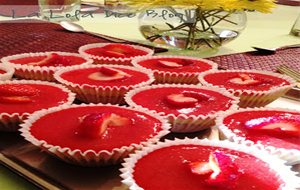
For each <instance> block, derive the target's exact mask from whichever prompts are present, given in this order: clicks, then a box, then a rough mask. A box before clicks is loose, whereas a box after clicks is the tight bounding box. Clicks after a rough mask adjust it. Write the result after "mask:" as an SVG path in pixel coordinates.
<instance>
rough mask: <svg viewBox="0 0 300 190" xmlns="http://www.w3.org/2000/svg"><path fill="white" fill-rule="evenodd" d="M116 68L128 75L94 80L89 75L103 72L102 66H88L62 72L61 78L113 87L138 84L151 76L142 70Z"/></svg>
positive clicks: (78, 82) (77, 82)
mask: <svg viewBox="0 0 300 190" xmlns="http://www.w3.org/2000/svg"><path fill="white" fill-rule="evenodd" d="M112 68H113V67H112ZM114 69H117V70H120V71H122V72H124V73H126V74H128V76H127V75H126V77H122V78H119V79H114V80H93V79H91V78H89V76H90V75H91V74H92V73H96V72H101V68H88V69H76V70H73V71H68V72H64V73H63V74H61V78H63V79H65V80H67V81H69V82H72V83H76V84H79V85H83V84H89V85H96V86H111V87H112V86H115V87H120V86H129V85H136V84H139V83H141V82H145V81H148V80H149V76H148V75H147V74H145V73H142V72H138V71H133V70H129V69H122V68H114Z"/></svg>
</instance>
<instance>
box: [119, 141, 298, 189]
mask: <svg viewBox="0 0 300 190" xmlns="http://www.w3.org/2000/svg"><path fill="white" fill-rule="evenodd" d="M177 145H202V146H213V147H221V148H227V149H231V150H235V151H240V152H244V153H246V154H250V155H253V156H255V157H256V158H258V159H260V160H262V161H264V162H265V163H266V164H267V165H268V166H269V167H270V170H272V171H274V172H275V173H276V174H277V176H278V178H279V179H278V180H282V181H283V184H282V185H281V187H280V190H296V189H297V188H299V187H300V178H299V177H297V176H296V173H295V172H292V171H291V168H290V167H289V166H286V165H284V161H283V160H280V159H278V158H276V157H275V156H273V155H270V154H268V153H267V152H265V151H263V150H259V149H257V148H256V147H255V146H252V147H251V146H249V145H247V144H239V145H237V144H235V143H232V142H229V141H216V140H208V139H204V140H200V139H198V138H194V139H188V138H185V139H182V140H180V139H175V140H174V141H170V140H166V141H165V142H159V143H157V144H156V145H151V146H148V147H144V148H143V149H142V150H139V151H136V152H135V153H134V154H130V156H129V158H126V159H125V162H124V163H123V164H122V165H123V168H121V169H120V171H121V172H122V174H121V175H120V176H121V177H122V178H123V180H122V183H124V184H126V185H127V186H128V187H129V189H130V190H142V189H143V188H142V187H140V186H139V185H138V184H137V183H136V181H135V179H134V167H135V165H136V164H137V162H138V161H139V159H141V158H142V157H144V156H146V155H148V154H149V153H151V152H153V151H155V150H158V149H161V148H165V147H170V146H177ZM175 180H176V179H175Z"/></svg>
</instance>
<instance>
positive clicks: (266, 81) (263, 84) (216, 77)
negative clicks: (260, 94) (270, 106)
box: [204, 72, 290, 91]
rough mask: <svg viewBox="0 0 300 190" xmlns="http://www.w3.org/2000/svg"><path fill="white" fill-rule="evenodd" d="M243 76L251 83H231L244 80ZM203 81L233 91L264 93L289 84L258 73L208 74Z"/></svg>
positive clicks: (277, 78) (280, 79)
mask: <svg viewBox="0 0 300 190" xmlns="http://www.w3.org/2000/svg"><path fill="white" fill-rule="evenodd" d="M243 75H247V76H249V77H250V78H251V79H252V82H250V83H248V84H246V83H245V84H237V83H234V82H232V81H233V80H234V79H236V78H241V80H245V77H244V76H243ZM204 80H205V81H207V82H208V83H210V84H213V85H216V86H220V87H225V88H227V89H234V90H255V91H264V90H270V89H272V88H275V87H278V86H284V85H288V84H290V83H289V82H288V81H286V80H284V79H282V78H279V77H275V76H271V75H267V74H259V73H247V72H245V73H242V72H239V73H237V72H220V73H212V74H208V75H206V76H205V77H204Z"/></svg>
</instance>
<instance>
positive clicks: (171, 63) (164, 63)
mask: <svg viewBox="0 0 300 190" xmlns="http://www.w3.org/2000/svg"><path fill="white" fill-rule="evenodd" d="M157 63H158V64H159V65H160V66H162V67H167V68H178V67H182V65H181V64H179V63H177V62H174V61H163V60H158V62H157Z"/></svg>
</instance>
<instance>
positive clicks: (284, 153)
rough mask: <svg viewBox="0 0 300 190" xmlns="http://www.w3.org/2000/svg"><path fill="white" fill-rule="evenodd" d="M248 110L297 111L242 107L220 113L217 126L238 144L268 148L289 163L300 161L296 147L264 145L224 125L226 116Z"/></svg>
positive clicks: (223, 133)
mask: <svg viewBox="0 0 300 190" xmlns="http://www.w3.org/2000/svg"><path fill="white" fill-rule="evenodd" d="M246 111H288V112H296V113H299V111H296V110H290V109H281V108H247V109H240V110H235V111H233V110H229V111H226V112H225V113H223V114H222V115H219V116H218V117H217V119H216V126H217V127H218V128H219V130H220V132H221V134H222V135H223V136H224V137H225V138H227V139H228V140H230V141H233V142H235V143H237V144H247V145H249V146H253V145H255V146H257V147H258V148H259V149H262V150H266V151H268V152H269V153H270V154H273V155H275V156H277V157H279V158H281V159H283V160H286V161H287V163H286V164H288V165H294V164H299V163H300V150H296V149H285V148H276V147H274V146H272V145H264V144H262V143H260V142H257V143H254V142H253V141H251V140H247V139H246V138H245V137H241V136H238V135H236V134H235V133H234V132H233V131H232V130H230V129H229V128H228V127H227V126H225V125H224V123H223V121H224V119H225V118H226V117H228V116H230V115H232V114H234V113H240V112H246Z"/></svg>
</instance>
